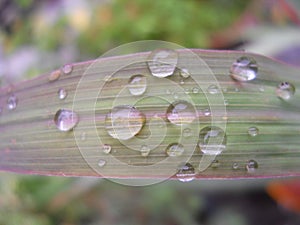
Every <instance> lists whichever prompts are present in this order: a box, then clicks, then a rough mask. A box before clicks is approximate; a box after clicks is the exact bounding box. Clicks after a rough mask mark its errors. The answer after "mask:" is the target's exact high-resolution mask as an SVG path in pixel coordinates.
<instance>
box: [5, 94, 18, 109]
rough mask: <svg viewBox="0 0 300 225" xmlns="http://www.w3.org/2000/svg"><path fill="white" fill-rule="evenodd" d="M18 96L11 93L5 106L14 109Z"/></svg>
mask: <svg viewBox="0 0 300 225" xmlns="http://www.w3.org/2000/svg"><path fill="white" fill-rule="evenodd" d="M17 104H18V98H17V97H16V96H15V95H11V96H9V97H8V99H7V108H8V109H9V110H14V109H15V108H17Z"/></svg>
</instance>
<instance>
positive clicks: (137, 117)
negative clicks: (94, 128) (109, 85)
mask: <svg viewBox="0 0 300 225" xmlns="http://www.w3.org/2000/svg"><path fill="white" fill-rule="evenodd" d="M145 120H146V118H145V115H144V114H143V113H141V112H140V111H139V110H138V109H136V108H135V107H133V106H129V105H121V106H115V107H114V108H113V109H112V110H111V112H110V113H108V114H107V115H106V118H105V127H106V130H107V132H108V134H109V135H110V136H112V137H113V138H115V139H120V140H128V139H130V138H132V137H134V136H135V135H136V134H138V133H139V132H140V130H141V129H142V127H143V126H144V123H145Z"/></svg>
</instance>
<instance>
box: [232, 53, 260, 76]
mask: <svg viewBox="0 0 300 225" xmlns="http://www.w3.org/2000/svg"><path fill="white" fill-rule="evenodd" d="M257 71H258V66H257V63H256V61H255V60H254V59H253V58H250V57H247V56H242V57H240V58H238V59H237V60H236V61H235V62H234V63H233V64H232V66H231V68H230V76H231V77H232V78H233V79H234V80H237V81H250V80H254V79H255V78H256V77H257Z"/></svg>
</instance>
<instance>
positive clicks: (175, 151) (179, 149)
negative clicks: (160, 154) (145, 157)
mask: <svg viewBox="0 0 300 225" xmlns="http://www.w3.org/2000/svg"><path fill="white" fill-rule="evenodd" d="M183 152H184V147H183V145H181V144H178V143H174V144H170V145H169V146H168V147H167V149H166V153H167V155H168V156H171V157H175V156H181V155H182V154H183Z"/></svg>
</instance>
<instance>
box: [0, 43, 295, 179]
mask: <svg viewBox="0 0 300 225" xmlns="http://www.w3.org/2000/svg"><path fill="white" fill-rule="evenodd" d="M190 52H191V51H190V50H186V49H185V50H178V54H179V55H180V58H179V62H178V63H179V64H178V65H177V69H176V70H175V73H174V75H172V76H169V77H165V78H157V77H154V76H152V75H151V71H150V70H149V68H148V64H147V63H146V61H145V60H144V59H147V57H148V56H149V52H140V53H136V54H130V55H121V56H114V57H105V58H100V59H99V60H95V61H88V62H82V63H75V64H72V65H66V66H64V67H63V68H61V69H59V70H56V71H53V72H52V73H50V74H45V75H41V76H39V77H37V78H35V79H32V80H28V81H25V82H22V83H18V84H15V85H12V86H7V87H2V88H1V90H0V104H1V105H2V106H3V109H2V114H1V115H0V129H1V136H0V150H1V151H0V169H1V170H4V171H13V172H18V173H30V174H42V175H58V176H95V177H109V178H139V179H145V178H147V179H148V178H155V179H157V178H168V177H170V176H172V177H176V173H177V172H178V171H181V172H183V175H184V176H186V175H187V174H188V172H191V171H192V178H194V177H193V171H194V173H196V175H195V176H196V177H197V178H223V179H231V178H251V177H255V178H257V177H278V176H298V175H299V174H300V166H299V159H300V148H299V144H300V139H299V133H300V126H299V124H300V114H299V107H300V101H299V99H300V92H299V91H298V87H299V82H300V79H299V78H300V76H299V68H293V67H290V66H287V65H284V64H282V63H280V62H278V61H275V60H272V59H270V58H266V57H264V56H261V55H255V54H251V53H247V52H238V51H236V52H235V51H204V50H198V49H195V50H192V52H193V53H192V54H191V53H190ZM195 56H197V57H198V61H197V60H194V57H195ZM240 57H248V58H250V59H253V60H254V61H255V62H256V63H257V70H258V72H257V77H256V78H255V77H254V78H255V79H253V80H249V81H239V80H238V78H237V77H236V76H235V79H233V78H232V76H230V72H229V71H230V68H231V67H232V64H233V63H234V62H236V60H237V59H239V58H240ZM199 62H200V63H199ZM124 65H125V66H124ZM184 67H185V68H188V72H189V73H190V76H189V77H188V78H185V77H184V76H181V75H180V73H183V72H184V71H185V70H184ZM252 69H253V68H252ZM254 70H255V68H254ZM252 72H253V71H252ZM137 74H142V75H144V76H146V77H147V87H146V88H147V89H146V92H145V93H144V94H143V95H142V96H133V95H132V94H130V92H129V90H128V82H129V80H130V77H131V76H132V75H137ZM244 75H245V74H244ZM246 75H249V74H246ZM280 85H281V86H280ZM283 85H290V87H295V92H293V91H292V92H288V93H289V94H290V96H287V95H286V92H285V91H286V90H288V91H289V90H290V89H284V88H286V87H283ZM278 87H281V89H283V93H279V92H280V90H277V92H276V89H278ZM59 89H63V90H64V91H66V93H65V94H64V95H66V96H62V97H61V99H60V98H59V94H58V92H59ZM281 91H282V90H281ZM276 93H277V94H276ZM278 95H281V97H280V96H279V97H278ZM289 97H290V98H289ZM172 99H173V100H172ZM180 100H184V102H189V103H190V104H191V108H190V109H193V110H194V111H193V110H192V114H191V115H192V116H193V115H196V119H195V118H192V122H189V119H191V118H190V116H191V115H190V114H189V115H185V114H184V113H185V112H184V111H183V115H179V119H180V120H179V123H184V124H183V125H182V126H180V125H179V126H178V124H177V125H176V124H174V123H172V122H170V118H168V115H167V112H168V111H167V110H168V108H169V107H170V105H172V104H173V106H174V104H175V103H176V102H178V101H180ZM128 102H129V103H130V102H135V105H134V106H135V108H136V109H138V110H139V111H140V112H142V114H144V115H145V119H146V121H145V124H144V125H143V128H142V129H141V131H140V132H137V134H136V135H135V136H133V137H132V138H131V139H129V140H119V139H118V138H113V137H111V135H109V132H107V122H105V118H106V117H107V115H109V113H110V112H111V110H112V107H113V106H120V105H128V104H127V103H128ZM59 110H61V111H62V110H70V112H72V111H73V112H75V113H76V116H78V123H76V122H77V121H73V122H72V121H71V119H72V116H73V118H74V119H75V114H68V115H69V117H70V118H69V120H68V121H67V122H68V123H67V124H65V125H66V127H67V128H66V129H67V130H69V131H61V130H59V129H58V128H57V125H56V122H55V120H56V119H57V118H58V114H57V113H58V111H59ZM131 112H132V111H131ZM193 113H194V114H193ZM70 115H71V116H70ZM55 118H56V119H55ZM142 120H143V118H142V117H140V116H138V115H135V116H133V117H132V118H131V120H130V121H129V124H133V125H130V126H128V127H127V128H126V127H125V130H124V127H123V128H122V127H113V128H116V129H123V130H121V131H120V132H121V133H122V134H124V133H123V132H126V129H127V131H128V130H129V131H130V132H134V131H135V129H138V128H137V127H138V126H139V124H140V123H142V122H143V121H142ZM185 120H187V121H185ZM110 122H112V121H110ZM121 122H122V121H121ZM123 122H124V121H123ZM125 122H128V121H125ZM72 123H74V124H72ZM123 125H124V124H123ZM73 126H74V127H73ZM207 127H208V128H207ZM209 127H210V128H209ZM214 127H219V128H222V129H221V130H223V131H224V135H225V136H224V137H223V138H221V139H220V140H218V139H216V138H214V135H213V132H215V130H214ZM71 128H73V129H71ZM186 128H187V129H186ZM203 129H206V133H205V135H206V136H205V135H204V137H209V138H208V139H209V140H211V141H212V142H213V141H214V140H216V141H217V142H218V145H217V146H214V145H211V146H213V148H216V149H217V150H220V154H213V155H210V154H204V153H203V151H204V150H205V149H206V150H207V151H211V149H209V147H211V146H209V145H210V144H211V143H208V144H207V143H206V144H204V145H202V146H201V135H200V137H199V133H200V131H203ZM138 130H139V129H138ZM207 131H211V133H209V132H208V133H207ZM114 132H117V134H118V131H114ZM164 132H166V133H165V135H164ZM131 134H132V133H128V134H126V133H125V137H126V135H129V136H130V135H131ZM207 134H208V136H207ZM210 138H211V139H210ZM199 141H200V143H198V142H199ZM176 143H177V144H181V145H183V147H184V151H183V154H180V153H179V155H177V156H175V157H172V156H168V154H167V153H166V149H167V148H168V147H170V144H176ZM105 146H106V148H105ZM222 146H223V147H224V149H223V147H222ZM107 147H108V149H107ZM109 147H111V149H109ZM147 148H149V151H148V152H147ZM105 149H106V150H105ZM216 149H214V150H216ZM172 151H175V153H176V151H177V148H175V147H173V150H172ZM108 152H109V153H108ZM148 154H149V155H148ZM186 162H189V163H190V164H189V165H190V166H192V167H193V170H190V169H189V170H185V169H184V168H183V167H180V165H181V163H186ZM199 164H200V165H199Z"/></svg>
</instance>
